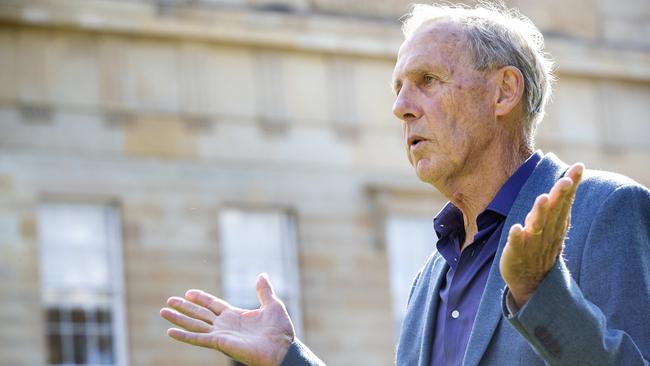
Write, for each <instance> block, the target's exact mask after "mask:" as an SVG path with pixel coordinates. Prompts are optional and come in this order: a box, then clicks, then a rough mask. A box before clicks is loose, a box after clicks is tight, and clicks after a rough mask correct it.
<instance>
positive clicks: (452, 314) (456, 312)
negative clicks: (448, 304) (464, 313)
mask: <svg viewBox="0 0 650 366" xmlns="http://www.w3.org/2000/svg"><path fill="white" fill-rule="evenodd" d="M459 316H460V312H459V311H458V310H454V311H452V312H451V317H452V318H454V319H458V317H459Z"/></svg>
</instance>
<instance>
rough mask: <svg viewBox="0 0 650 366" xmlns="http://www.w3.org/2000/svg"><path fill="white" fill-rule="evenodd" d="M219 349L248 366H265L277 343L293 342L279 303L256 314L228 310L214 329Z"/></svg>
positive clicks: (287, 317)
mask: <svg viewBox="0 0 650 366" xmlns="http://www.w3.org/2000/svg"><path fill="white" fill-rule="evenodd" d="M213 329H214V330H213V331H212V332H211V333H210V334H211V335H213V337H214V340H215V341H217V342H220V343H217V344H218V349H219V350H221V351H222V352H224V353H226V354H227V355H229V356H230V357H232V358H234V359H236V360H239V361H240V362H242V363H245V364H247V365H265V364H268V362H266V361H265V355H268V354H272V353H273V348H275V347H276V345H277V344H278V341H279V340H281V339H282V338H285V337H287V336H291V338H293V327H292V325H291V321H290V320H289V316H288V315H287V313H286V311H285V309H284V307H282V306H281V304H279V303H275V304H270V305H267V306H266V307H264V308H260V309H255V310H248V311H247V310H241V309H227V310H224V311H223V312H222V313H221V315H220V316H219V317H218V318H217V320H216V321H215V323H214V325H213Z"/></svg>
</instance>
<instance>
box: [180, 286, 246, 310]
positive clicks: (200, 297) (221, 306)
mask: <svg viewBox="0 0 650 366" xmlns="http://www.w3.org/2000/svg"><path fill="white" fill-rule="evenodd" d="M185 298H186V299H187V300H189V301H191V302H193V303H195V304H197V305H201V306H203V307H205V308H208V309H210V310H211V311H212V312H213V313H215V314H216V315H220V314H221V313H222V312H223V311H224V310H226V309H234V307H233V306H231V305H230V304H228V303H227V302H225V301H224V300H222V299H220V298H218V297H216V296H213V295H210V294H209V293H207V292H204V291H201V290H189V291H187V292H186V293H185Z"/></svg>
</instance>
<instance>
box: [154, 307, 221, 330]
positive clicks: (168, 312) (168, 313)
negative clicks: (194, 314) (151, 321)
mask: <svg viewBox="0 0 650 366" xmlns="http://www.w3.org/2000/svg"><path fill="white" fill-rule="evenodd" d="M160 316H162V317H163V318H165V319H167V320H168V321H169V322H171V323H174V324H175V325H178V326H179V327H183V328H185V329H187V330H191V331H193V332H201V333H208V332H210V331H211V330H212V329H211V328H210V326H209V325H208V324H207V323H206V322H204V321H201V320H196V319H194V318H190V317H189V316H187V315H185V314H181V313H179V312H178V311H176V310H173V309H170V308H162V309H161V310H160Z"/></svg>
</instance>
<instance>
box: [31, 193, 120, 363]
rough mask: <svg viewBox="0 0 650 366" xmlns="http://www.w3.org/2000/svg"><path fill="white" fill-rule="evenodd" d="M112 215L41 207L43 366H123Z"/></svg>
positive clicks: (92, 208)
mask: <svg viewBox="0 0 650 366" xmlns="http://www.w3.org/2000/svg"><path fill="white" fill-rule="evenodd" d="M119 233H120V228H119V221H118V214H117V210H116V209H115V208H114V207H111V206H105V205H93V204H67V203H56V202H51V203H44V204H42V205H41V206H40V208H39V212H38V234H39V247H40V278H41V294H42V300H43V304H44V306H45V318H46V322H47V323H46V327H45V330H46V338H47V347H48V351H47V362H48V364H49V365H125V364H126V359H125V358H126V357H125V344H126V342H125V336H124V327H123V324H124V321H123V319H124V312H123V309H124V307H123V288H122V284H123V281H122V270H121V243H120V239H119V238H120V237H119Z"/></svg>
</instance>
